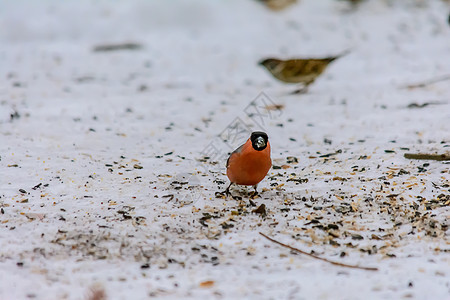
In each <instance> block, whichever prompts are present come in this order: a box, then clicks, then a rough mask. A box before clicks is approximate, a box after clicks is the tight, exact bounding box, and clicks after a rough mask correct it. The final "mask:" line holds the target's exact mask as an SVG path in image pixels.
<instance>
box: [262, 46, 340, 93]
mask: <svg viewBox="0 0 450 300" xmlns="http://www.w3.org/2000/svg"><path fill="white" fill-rule="evenodd" d="M348 52H349V51H345V52H344V53H342V54H340V55H337V56H331V57H326V58H307V59H304V58H298V59H289V60H281V59H277V58H266V59H263V60H261V61H260V62H259V63H258V64H259V65H261V66H263V67H265V68H266V69H267V70H268V71H269V72H270V73H271V74H272V75H273V76H274V77H275V78H276V79H278V80H280V81H282V82H285V83H302V84H303V89H300V90H299V91H296V92H297V93H298V92H306V91H307V89H308V86H309V85H310V84H311V83H313V82H314V81H315V80H316V78H317V77H319V76H320V75H321V74H322V73H323V72H324V71H325V69H326V68H327V67H328V65H329V64H330V63H331V62H333V61H334V60H336V59H338V58H340V57H342V56H344V55H346V54H347V53H348Z"/></svg>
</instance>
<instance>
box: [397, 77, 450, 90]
mask: <svg viewBox="0 0 450 300" xmlns="http://www.w3.org/2000/svg"><path fill="white" fill-rule="evenodd" d="M446 80H450V75H444V76H441V77H437V78H434V79H430V80H428V81H424V82H421V83H416V84H410V85H406V86H404V87H403V88H405V89H415V88H423V87H426V86H427V85H430V84H433V83H437V82H440V81H446Z"/></svg>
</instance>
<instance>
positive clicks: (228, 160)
mask: <svg viewBox="0 0 450 300" xmlns="http://www.w3.org/2000/svg"><path fill="white" fill-rule="evenodd" d="M243 147H244V144H242V145H240V146H239V148H237V149H236V150H234V151H233V152H231V154H230V156H229V157H228V159H227V168H228V164H229V162H230V158H231V155H233V153H239V152H241V151H242V148H243Z"/></svg>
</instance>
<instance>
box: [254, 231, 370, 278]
mask: <svg viewBox="0 0 450 300" xmlns="http://www.w3.org/2000/svg"><path fill="white" fill-rule="evenodd" d="M259 234H260V235H262V236H263V237H265V238H266V239H268V240H269V241H271V242H273V243H275V244H278V245H280V246H283V247H285V248H288V249H290V250H292V251H295V252H298V253H301V254H305V255H308V256H310V257H312V258H315V259H319V260H322V261H325V262H327V263H330V264H332V265H336V266H340V267H346V268H353V269H361V270H367V271H378V268H374V267H360V266H356V265H348V264H344V263H340V262H336V261H332V260H328V259H326V258H322V257H319V256H316V255H314V254H311V253H308V252H305V251H303V250H300V249H297V248H294V247H292V246H289V245H286V244H283V243H282V242H279V241H277V240H274V239H272V238H270V237H268V236H267V235H265V234H264V233H262V232H260V233H259Z"/></svg>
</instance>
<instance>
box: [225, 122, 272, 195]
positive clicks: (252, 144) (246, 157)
mask: <svg viewBox="0 0 450 300" xmlns="http://www.w3.org/2000/svg"><path fill="white" fill-rule="evenodd" d="M271 167H272V160H271V159H270V143H269V137H268V136H267V134H266V133H265V132H262V131H255V132H252V134H251V136H250V138H249V139H248V140H247V142H245V144H243V145H242V146H240V147H239V148H237V149H236V150H234V151H233V152H232V153H231V154H230V157H229V158H228V160H227V176H228V179H230V185H229V186H228V187H227V189H226V190H225V193H226V194H227V195H229V194H230V187H231V185H232V184H233V183H235V184H239V185H252V186H253V187H254V188H255V194H256V193H257V191H256V188H257V185H258V183H259V182H260V181H261V180H263V179H264V177H265V176H266V175H267V172H269V170H270V168H271Z"/></svg>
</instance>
